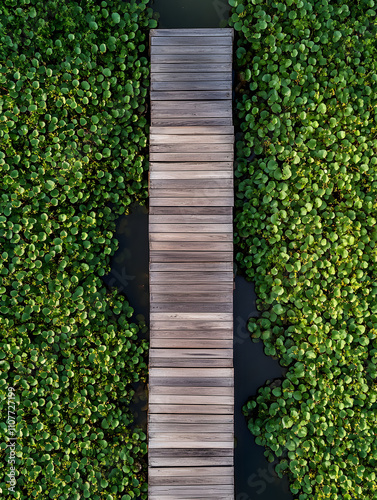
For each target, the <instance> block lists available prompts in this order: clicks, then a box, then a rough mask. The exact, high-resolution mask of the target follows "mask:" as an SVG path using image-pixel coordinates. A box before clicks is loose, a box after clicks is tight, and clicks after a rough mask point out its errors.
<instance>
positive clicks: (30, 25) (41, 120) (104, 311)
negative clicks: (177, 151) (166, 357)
mask: <svg viewBox="0 0 377 500" xmlns="http://www.w3.org/2000/svg"><path fill="white" fill-rule="evenodd" d="M151 15H152V11H151V9H148V8H147V1H145V0H142V1H137V2H136V1H131V2H120V3H119V2H113V1H112V0H109V1H102V2H101V1H89V2H84V3H82V5H81V4H80V3H78V2H75V1H70V0H69V1H65V2H62V3H57V2H55V1H52V0H48V1H46V2H39V1H37V0H30V1H29V0H28V1H27V2H19V1H16V2H15V1H13V0H4V2H2V5H1V11H0V40H1V43H0V87H1V88H0V94H1V95H0V104H1V109H0V138H1V144H2V148H1V152H0V171H1V178H2V183H1V191H0V244H1V259H0V313H1V323H2V336H1V337H2V338H1V341H0V367H1V369H0V392H1V395H2V398H1V403H0V406H1V407H2V409H3V413H4V412H5V411H6V398H5V397H4V396H5V394H6V391H7V387H8V386H12V387H14V388H15V394H16V404H17V424H16V431H17V434H18V438H19V440H18V448H17V461H16V464H15V466H16V470H17V473H16V480H17V487H16V493H15V495H14V496H15V498H19V499H25V500H26V499H30V498H36V499H44V498H46V497H47V496H48V497H49V498H59V499H78V498H91V499H93V500H99V499H102V498H106V499H108V500H111V499H115V498H119V499H120V498H122V499H123V500H129V499H131V498H139V497H140V498H143V499H145V498H147V493H146V490H147V486H146V462H145V454H146V442H145V440H146V436H145V435H144V434H143V433H142V432H141V431H140V432H134V431H133V430H131V427H130V426H131V424H132V414H131V412H130V410H129V404H130V402H131V400H132V397H133V389H132V384H133V383H134V382H136V381H138V380H145V378H146V368H147V367H146V363H145V354H146V350H147V344H146V342H145V341H144V340H140V339H139V337H138V332H139V331H140V328H142V325H139V324H136V323H134V322H133V319H132V313H133V309H132V307H131V306H130V304H129V303H128V302H127V300H126V299H125V297H124V296H123V295H121V294H119V293H118V292H117V291H116V290H114V289H110V288H107V287H105V286H104V284H103V282H102V280H101V277H102V276H104V275H105V274H106V273H107V272H108V271H109V270H110V268H109V263H110V257H111V256H112V255H113V254H114V252H115V250H116V249H117V245H118V242H117V241H116V240H115V239H114V237H113V234H114V231H115V219H116V218H117V216H119V215H120V214H122V213H125V212H126V211H127V209H128V206H129V205H130V203H131V202H133V201H138V200H139V201H143V200H144V199H145V198H146V196H147V178H146V175H145V171H146V169H147V161H146V149H145V145H146V138H147V133H148V131H147V119H146V117H145V111H146V96H147V92H148V86H149V63H148V60H147V44H148V31H149V28H150V27H154V25H155V21H153V20H152V19H151ZM0 432H1V435H2V443H3V444H2V445H1V457H2V460H1V464H0V471H1V475H0V493H1V496H2V497H4V498H5V496H7V494H8V491H7V479H6V474H7V473H8V472H9V468H8V464H7V461H6V451H5V443H6V431H5V429H4V428H3V427H1V431H0Z"/></svg>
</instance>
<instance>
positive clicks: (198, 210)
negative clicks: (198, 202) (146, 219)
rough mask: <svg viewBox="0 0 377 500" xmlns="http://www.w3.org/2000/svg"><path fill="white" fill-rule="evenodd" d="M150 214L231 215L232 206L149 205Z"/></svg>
mask: <svg viewBox="0 0 377 500" xmlns="http://www.w3.org/2000/svg"><path fill="white" fill-rule="evenodd" d="M149 214H150V215H229V214H230V215H232V214H233V208H232V207H151V208H150V209H149Z"/></svg>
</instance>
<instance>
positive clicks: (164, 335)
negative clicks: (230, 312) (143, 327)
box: [151, 324, 233, 340]
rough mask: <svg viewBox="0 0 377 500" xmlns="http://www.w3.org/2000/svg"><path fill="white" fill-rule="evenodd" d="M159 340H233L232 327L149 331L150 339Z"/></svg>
mask: <svg viewBox="0 0 377 500" xmlns="http://www.w3.org/2000/svg"><path fill="white" fill-rule="evenodd" d="M155 337H156V338H159V339H177V338H180V339H212V340H233V325H231V326H230V327H229V326H227V327H225V326H224V325H223V324H219V325H218V328H212V329H211V330H209V329H206V328H193V329H191V330H190V329H187V330H183V329H181V328H179V327H178V328H176V329H174V328H173V329H166V330H161V329H159V330H156V331H155V330H154V329H153V328H152V329H151V338H155Z"/></svg>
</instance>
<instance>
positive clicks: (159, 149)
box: [149, 142, 234, 153]
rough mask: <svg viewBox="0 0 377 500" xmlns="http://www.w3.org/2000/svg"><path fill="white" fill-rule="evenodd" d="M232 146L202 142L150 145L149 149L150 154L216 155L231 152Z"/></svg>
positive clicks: (229, 144)
mask: <svg viewBox="0 0 377 500" xmlns="http://www.w3.org/2000/svg"><path fill="white" fill-rule="evenodd" d="M233 149H234V146H233V144H231V143H219V144H217V143H209V144H206V143H202V142H198V143H195V142H191V143H189V142H182V143H180V144H179V143H173V144H169V143H163V144H162V143H161V144H152V145H151V146H150V147H149V152H150V153H217V152H232V153H233Z"/></svg>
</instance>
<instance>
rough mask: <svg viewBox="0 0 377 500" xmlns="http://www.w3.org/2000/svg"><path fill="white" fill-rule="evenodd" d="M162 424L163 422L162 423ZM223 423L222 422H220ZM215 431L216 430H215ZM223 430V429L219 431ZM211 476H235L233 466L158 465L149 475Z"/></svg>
mask: <svg viewBox="0 0 377 500" xmlns="http://www.w3.org/2000/svg"><path fill="white" fill-rule="evenodd" d="M160 425H161V424H160ZM219 425H221V424H219ZM213 432H215V431H213ZM219 432H221V430H220V431H219ZM185 476H188V477H210V476H215V477H216V476H231V477H233V476H234V470H233V467H169V468H167V467H166V468H165V467H156V468H153V469H151V471H150V474H149V477H150V478H157V477H166V478H172V477H185Z"/></svg>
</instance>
